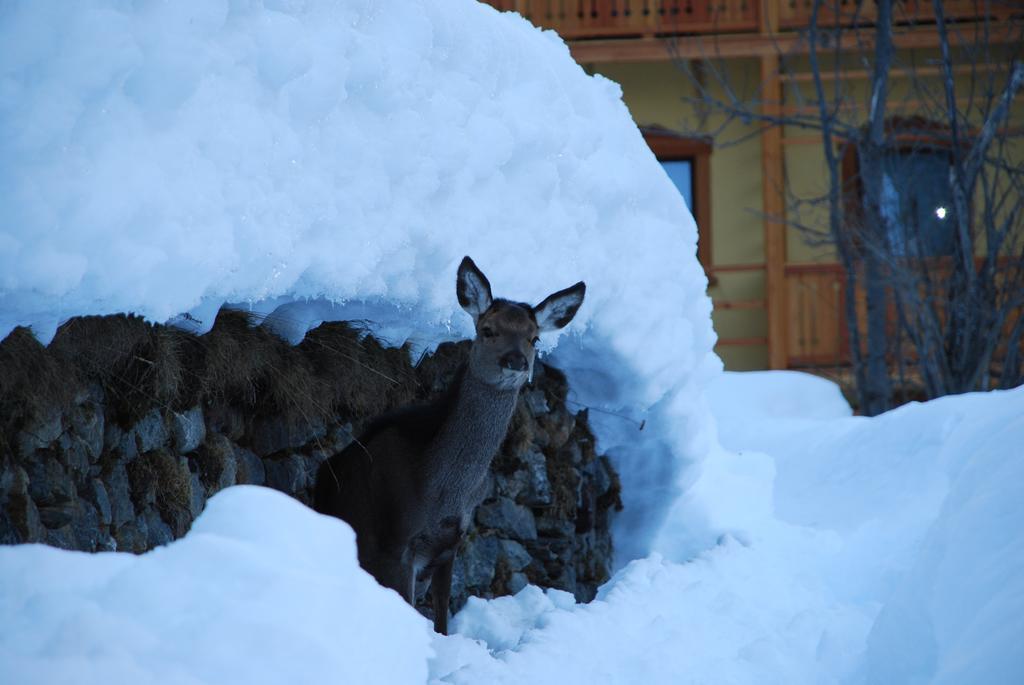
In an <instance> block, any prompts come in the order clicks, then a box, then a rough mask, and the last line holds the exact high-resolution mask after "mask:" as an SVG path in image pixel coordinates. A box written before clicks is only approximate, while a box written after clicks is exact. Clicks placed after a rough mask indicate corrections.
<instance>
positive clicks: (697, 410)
mask: <svg viewBox="0 0 1024 685" xmlns="http://www.w3.org/2000/svg"><path fill="white" fill-rule="evenodd" d="M0 208H2V209H0V335H5V334H6V332H7V331H8V330H10V328H11V327H12V326H15V325H21V324H27V325H31V326H32V327H33V330H35V331H36V333H37V335H38V336H39V337H40V338H41V339H42V340H44V341H45V340H47V339H48V338H49V337H50V336H52V334H53V331H54V330H55V328H56V326H57V325H58V324H59V322H60V321H61V320H62V319H64V318H65V317H68V316H72V315H77V314H102V313H110V312H119V311H134V312H138V313H141V314H143V315H145V316H147V317H149V318H150V319H153V320H157V321H164V320H168V319H174V320H176V321H177V322H178V323H179V324H180V325H191V326H195V327H196V328H197V330H202V329H203V328H204V327H206V326H208V325H209V324H210V323H211V322H212V317H213V314H214V312H215V311H216V309H217V307H219V306H220V305H221V304H222V303H224V302H231V303H234V304H235V306H242V307H246V308H250V309H251V310H252V311H254V312H256V313H258V314H261V315H267V317H268V319H269V320H270V322H271V323H270V325H273V326H274V327H275V328H276V329H277V330H278V331H279V332H282V333H283V334H284V335H286V337H289V338H291V339H293V340H295V339H298V338H300V337H301V336H302V335H303V334H304V332H305V330H306V329H307V328H308V327H309V326H312V325H315V324H316V323H317V322H318V321H319V320H321V319H324V318H355V319H371V320H373V321H375V322H377V323H378V324H379V326H380V329H379V332H381V333H382V334H383V335H385V336H386V337H389V338H390V339H391V340H392V341H393V342H395V343H400V342H402V341H403V340H405V339H407V338H411V339H412V340H413V341H414V342H415V343H417V344H418V345H421V346H430V345H433V344H436V343H437V342H438V341H440V340H442V339H445V338H448V337H455V336H459V335H463V334H465V333H467V332H468V331H469V319H468V317H466V316H465V315H464V314H462V313H461V312H460V311H458V307H457V304H456V301H455V298H454V292H453V287H452V286H453V280H454V278H453V276H454V270H455V266H456V264H457V263H458V261H459V259H461V257H462V256H463V255H464V254H467V253H468V254H471V255H472V256H473V257H474V259H475V260H476V261H477V263H478V264H479V265H480V266H481V267H482V268H483V270H484V271H485V272H486V273H487V274H488V276H489V277H490V279H491V282H492V284H493V285H494V287H495V290H496V293H497V294H499V295H507V296H510V297H514V298H516V299H533V300H537V299H539V298H540V297H542V296H543V295H545V294H547V293H548V292H551V291H552V290H555V289H558V288H561V287H564V286H566V285H568V284H570V283H572V282H575V281H576V280H578V279H584V280H586V281H587V282H588V293H587V301H586V303H585V304H584V307H583V309H582V310H581V312H580V315H579V316H578V318H577V320H576V321H574V322H573V324H572V325H571V327H570V329H569V332H568V333H567V334H564V333H563V334H560V335H559V336H553V337H551V338H549V339H548V340H546V341H545V349H546V350H547V351H548V352H549V353H550V354H551V356H552V358H553V360H554V361H555V363H556V364H559V365H561V366H562V367H563V368H565V369H566V370H567V371H568V372H569V375H570V381H571V384H572V387H573V389H574V392H575V396H574V397H573V398H572V399H574V400H576V401H578V402H580V403H583V404H586V405H590V406H592V407H594V408H596V409H601V410H607V411H612V412H615V414H619V415H621V416H617V415H613V414H606V413H602V412H594V413H592V414H591V419H592V422H593V425H594V426H595V428H596V430H597V433H598V437H599V439H600V443H601V445H600V446H601V448H602V449H603V450H605V451H608V452H609V453H611V455H612V456H613V458H614V459H615V461H616V465H617V467H618V469H619V470H620V472H621V473H622V476H623V486H624V499H625V502H626V510H625V511H624V512H623V515H622V517H620V519H619V524H618V527H617V530H616V542H617V545H618V553H619V562H620V566H622V567H621V568H620V569H619V571H618V573H617V574H616V575H615V577H614V578H613V579H612V580H611V581H610V582H609V583H608V584H607V585H606V586H605V587H604V588H603V589H602V591H601V593H600V596H599V597H598V599H597V600H595V601H594V602H592V603H590V604H588V605H575V604H572V603H570V602H569V600H568V598H566V597H565V596H564V595H560V594H559V593H555V592H548V593H542V592H540V591H539V590H537V589H535V588H527V589H526V590H524V591H523V592H522V593H521V594H520V595H518V596H517V597H515V598H508V599H501V600H495V601H493V602H472V603H471V604H470V605H469V606H467V608H466V610H465V611H464V612H463V613H462V614H460V616H459V617H457V619H456V623H455V624H456V625H457V626H458V628H459V630H460V631H461V635H456V636H452V637H449V638H441V637H431V636H430V634H429V627H428V626H427V624H426V622H425V621H424V620H423V619H422V618H420V617H419V616H418V615H417V614H416V613H415V612H413V611H412V609H410V608H409V607H407V606H405V605H404V604H402V603H401V602H400V601H398V599H397V597H396V596H394V595H393V594H392V593H389V592H386V591H383V590H381V589H380V588H379V587H377V586H376V585H375V584H374V583H373V582H372V581H371V580H370V579H369V578H368V576H366V575H365V574H364V573H362V571H360V570H359V569H358V567H357V566H356V564H355V560H354V555H353V548H352V539H351V533H350V532H349V531H348V530H347V529H346V527H345V526H344V524H342V523H341V522H339V521H335V520H330V519H324V518H322V517H319V516H317V515H315V514H313V513H312V512H310V511H308V510H306V509H304V508H303V507H302V506H301V505H298V504H296V503H294V502H291V501H289V500H287V499H285V498H283V497H282V496H280V495H277V494H275V493H272V492H269V491H265V490H261V489H255V488H239V489H231V490H229V491H225V492H224V493H221V494H220V495H218V496H217V497H215V498H213V499H212V500H211V501H210V503H209V505H208V506H209V508H208V510H207V511H206V512H205V513H204V514H203V516H202V517H201V518H200V519H199V520H198V521H197V523H196V525H195V527H194V528H193V531H192V532H191V533H190V534H189V535H188V536H187V537H186V538H184V539H183V540H181V541H178V542H176V543H174V544H172V545H170V546H168V547H166V548H162V549H158V550H155V551H153V552H151V553H150V554H147V555H144V556H142V557H129V556H126V555H120V554H100V555H91V556H89V555H83V554H74V553H69V552H62V551H58V550H51V549H46V548H41V547H36V546H23V547H17V548H4V549H0V615H2V618H3V620H2V621H0V682H4V683H6V682H18V683H21V682H24V683H34V682H38V683H45V682H53V681H54V680H61V679H74V680H76V682H77V681H85V682H90V681H93V682H125V681H128V682H140V683H145V682H154V683H158V682H166V683H179V682H185V683H191V682H203V683H218V684H219V683H229V682H247V683H251V682H256V683H258V682H268V683H270V682H283V681H289V680H296V681H308V680H313V679H329V678H337V679H338V680H342V681H345V680H349V681H352V682H371V681H385V682H422V681H424V680H425V679H431V680H434V681H437V682H531V681H536V682H559V683H563V682H570V683H571V682H588V683H589V682H595V681H596V682H637V681H647V682H672V683H676V682H704V683H708V682H714V683H717V682H738V683H743V682H750V683H771V682H779V683H804V682H807V683H811V682H814V683H820V682H854V683H860V682H880V683H891V682H950V683H956V682H986V683H989V682H1020V681H1022V680H1024V665H1022V660H1021V657H1020V656H1019V651H1018V649H1017V647H1018V645H1017V641H1018V638H1019V636H1020V635H1021V634H1024V624H1022V621H1024V618H1022V617H1024V581H1022V579H1021V577H1020V574H1019V569H1020V568H1022V567H1024V550H1022V541H1021V539H1022V538H1021V535H1020V532H1019V528H1020V526H1019V522H1020V521H1021V520H1024V516H1022V514H1024V512H1022V504H1021V498H1020V497H1019V496H1018V493H1017V490H1018V489H1019V483H1020V482H1022V476H1024V473H1022V470H1024V460H1022V459H1021V454H1020V449H1021V448H1020V445H1022V444H1024V425H1022V423H1024V418H1022V417H1024V391H1022V390H1017V391H1012V392H1003V393H990V394H985V395H969V396H963V397H955V398H948V399H945V400H940V401H937V402H932V403H930V404H927V405H912V406H908V407H903V408H901V409H899V410H897V411H894V412H891V413H889V414H886V415H884V416H882V417H878V418H875V419H864V418H860V417H853V416H850V412H849V408H848V407H846V406H845V404H843V403H842V401H841V398H840V397H839V395H838V391H836V390H835V388H834V387H833V386H830V385H828V384H827V383H825V382H823V381H820V380H818V379H810V378H809V377H806V376H803V375H800V374H776V373H769V374H753V375H736V374H725V375H719V374H718V371H719V369H720V362H719V361H718V359H717V357H715V356H714V354H713V353H712V352H711V349H712V346H713V343H714V334H713V332H712V330H711V326H710V319H709V314H710V302H709V300H708V298H707V297H706V295H705V294H704V288H705V285H706V283H705V280H704V276H703V272H702V270H701V269H700V267H699V265H698V264H697V262H696V259H695V257H694V252H695V245H696V231H695V227H694V225H693V222H692V219H691V218H690V216H689V214H688V212H687V211H686V208H685V206H684V205H683V203H682V201H681V200H680V199H679V196H678V194H677V193H676V192H675V190H674V188H673V187H672V184H671V182H670V181H669V180H668V179H667V177H666V176H665V175H664V173H663V172H662V171H661V169H660V167H659V166H658V164H657V162H656V161H655V160H654V158H653V156H652V155H651V154H650V152H649V151H648V150H647V148H646V146H645V145H644V143H643V141H642V139H641V138H640V135H639V133H638V132H637V130H636V128H635V127H634V126H633V123H632V121H631V120H630V118H629V114H628V112H627V111H626V109H625V107H624V106H623V104H622V102H621V99H620V93H619V90H618V88H617V86H615V85H614V84H612V83H610V82H608V81H606V80H604V79H602V78H599V77H589V76H587V75H586V74H585V73H584V72H583V71H582V70H581V69H580V68H579V67H578V66H577V65H576V64H575V63H573V62H572V60H571V58H570V56H569V54H568V51H567V49H566V48H565V46H564V44H563V43H562V42H561V41H560V40H558V38H557V37H556V36H554V35H553V34H550V33H542V32H538V31H536V30H535V29H533V28H532V27H530V26H529V25H528V24H527V23H526V22H524V21H523V20H522V19H521V18H519V17H518V16H516V15H512V14H499V13H497V12H495V11H493V10H492V9H490V8H488V7H486V6H480V5H476V4H474V3H471V2H469V1H468V0H466V1H462V0H459V1H456V0H452V1H451V2H444V3H436V2H427V1H426V0H420V1H417V0H376V1H374V0H347V1H344V2H327V1H326V0H323V1H321V0H310V1H309V2H302V1H300V0H295V1H290V0H280V1H276V2H271V1H270V0H267V1H266V2H263V3H259V2H228V1H227V0H224V1H215V0H202V1H200V0H194V1H193V2H174V3H160V2H140V3H126V2H119V1H117V0H87V1H83V2H80V3H75V4H73V5H59V6H58V5H56V4H49V3H36V2H20V3H17V2H9V3H0ZM182 312H190V313H191V315H192V319H181V318H177V319H175V317H178V316H179V315H180V314H181V313H182ZM196 321H198V324H196V323H195V322H196ZM705 398H707V401H708V402H710V406H711V407H712V408H713V409H714V418H713V417H712V414H711V411H710V410H709V408H708V404H707V403H706V401H705ZM623 417H625V418H623ZM629 419H634V420H636V421H640V420H646V426H647V427H646V428H645V429H644V431H642V432H640V431H638V430H637V423H634V422H633V421H630V420H629ZM716 426H717V428H716ZM353 617H358V618H359V619H361V620H359V621H358V622H355V621H353V620H352V618H353ZM475 640H479V641H475ZM431 654H433V656H431Z"/></svg>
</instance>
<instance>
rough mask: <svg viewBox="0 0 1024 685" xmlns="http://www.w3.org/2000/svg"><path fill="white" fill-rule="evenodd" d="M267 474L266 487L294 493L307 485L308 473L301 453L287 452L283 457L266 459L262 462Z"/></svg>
mask: <svg viewBox="0 0 1024 685" xmlns="http://www.w3.org/2000/svg"><path fill="white" fill-rule="evenodd" d="M263 465H264V467H265V468H266V474H267V481H266V484H267V487H270V488H274V489H275V490H280V491H281V492H283V493H286V494H289V495H290V494H294V493H296V492H298V491H300V490H304V489H305V488H306V487H308V485H309V473H308V471H307V469H306V463H305V460H304V459H303V458H302V456H301V455H298V454H289V455H288V456H287V457H285V458H284V459H267V460H266V461H264V462H263Z"/></svg>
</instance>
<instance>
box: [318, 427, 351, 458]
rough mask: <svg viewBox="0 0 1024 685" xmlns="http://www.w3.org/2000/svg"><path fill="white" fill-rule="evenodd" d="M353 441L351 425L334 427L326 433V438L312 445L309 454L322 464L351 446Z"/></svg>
mask: <svg viewBox="0 0 1024 685" xmlns="http://www.w3.org/2000/svg"><path fill="white" fill-rule="evenodd" d="M353 440H355V434H354V433H353V429H352V424H351V423H345V424H342V425H340V426H335V427H334V428H332V429H331V430H330V431H328V433H327V437H325V438H324V439H323V440H317V441H316V442H315V443H314V447H313V449H312V450H310V452H309V454H310V456H312V457H315V458H316V459H317V460H319V461H320V462H323V461H326V460H328V459H330V458H331V457H332V456H334V455H335V454H337V453H338V452H341V451H342V450H343V449H345V448H346V447H348V446H349V445H350V444H352V441H353Z"/></svg>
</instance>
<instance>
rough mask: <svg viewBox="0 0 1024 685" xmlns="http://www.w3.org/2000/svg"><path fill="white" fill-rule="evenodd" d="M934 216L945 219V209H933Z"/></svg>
mask: <svg viewBox="0 0 1024 685" xmlns="http://www.w3.org/2000/svg"><path fill="white" fill-rule="evenodd" d="M935 216H937V217H939V218H940V219H945V218H946V208H945V207H936V208H935Z"/></svg>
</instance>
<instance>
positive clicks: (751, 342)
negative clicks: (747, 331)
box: [715, 338, 768, 347]
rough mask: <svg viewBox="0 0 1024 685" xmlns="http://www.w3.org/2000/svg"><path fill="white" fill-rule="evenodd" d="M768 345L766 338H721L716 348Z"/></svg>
mask: <svg viewBox="0 0 1024 685" xmlns="http://www.w3.org/2000/svg"><path fill="white" fill-rule="evenodd" d="M767 344H768V340H767V339H766V338H719V339H718V342H717V343H715V347H763V346H764V345H767Z"/></svg>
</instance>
